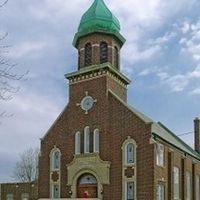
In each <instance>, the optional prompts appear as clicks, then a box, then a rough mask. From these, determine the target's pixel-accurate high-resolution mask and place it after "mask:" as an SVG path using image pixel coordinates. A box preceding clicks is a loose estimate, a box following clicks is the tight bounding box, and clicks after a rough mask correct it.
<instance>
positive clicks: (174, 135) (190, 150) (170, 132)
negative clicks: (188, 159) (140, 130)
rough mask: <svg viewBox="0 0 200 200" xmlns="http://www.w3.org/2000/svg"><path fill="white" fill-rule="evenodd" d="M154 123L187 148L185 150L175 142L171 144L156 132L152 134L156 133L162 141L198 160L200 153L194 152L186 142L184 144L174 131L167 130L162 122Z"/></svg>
mask: <svg viewBox="0 0 200 200" xmlns="http://www.w3.org/2000/svg"><path fill="white" fill-rule="evenodd" d="M154 124H155V125H157V126H159V127H160V128H163V129H164V130H165V131H167V133H169V134H170V135H172V136H173V137H174V138H175V139H176V140H178V142H180V143H181V144H182V145H183V146H185V148H186V149H188V151H189V152H190V153H189V152H187V151H185V150H184V149H182V148H180V147H178V146H176V145H175V144H172V143H171V142H170V141H167V140H165V139H164V138H163V137H161V136H159V135H158V134H157V133H156V132H154V131H153V132H152V134H154V135H156V136H157V137H159V138H161V139H162V140H163V141H165V142H167V143H168V144H170V145H172V146H174V147H176V148H177V149H180V150H181V151H183V152H185V153H186V154H189V155H191V156H192V157H194V158H197V159H198V160H199V161H200V154H198V152H196V151H195V150H194V149H193V148H192V147H190V146H189V145H188V144H186V143H185V142H184V141H183V140H181V139H180V138H179V137H178V136H177V135H176V134H175V133H173V132H172V131H171V130H169V129H168V128H167V127H166V126H165V125H164V124H162V123H161V122H158V123H154Z"/></svg>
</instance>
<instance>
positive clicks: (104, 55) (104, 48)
mask: <svg viewBox="0 0 200 200" xmlns="http://www.w3.org/2000/svg"><path fill="white" fill-rule="evenodd" d="M105 62H108V44H107V43H106V42H101V43H100V63H101V64H102V63H105Z"/></svg>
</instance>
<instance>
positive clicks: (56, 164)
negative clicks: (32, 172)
mask: <svg viewBox="0 0 200 200" xmlns="http://www.w3.org/2000/svg"><path fill="white" fill-rule="evenodd" d="M59 169H60V151H59V150H58V149H54V150H53V152H52V153H51V170H59Z"/></svg>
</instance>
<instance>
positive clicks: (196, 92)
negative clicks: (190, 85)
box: [190, 88, 200, 95]
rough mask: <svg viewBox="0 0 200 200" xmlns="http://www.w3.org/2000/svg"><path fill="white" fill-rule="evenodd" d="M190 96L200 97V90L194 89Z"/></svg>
mask: <svg viewBox="0 0 200 200" xmlns="http://www.w3.org/2000/svg"><path fill="white" fill-rule="evenodd" d="M190 94H191V95H200V88H196V89H194V90H192V91H191V92H190Z"/></svg>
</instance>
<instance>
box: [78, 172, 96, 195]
mask: <svg viewBox="0 0 200 200" xmlns="http://www.w3.org/2000/svg"><path fill="white" fill-rule="evenodd" d="M97 188H98V184H97V179H96V178H95V177H94V176H93V175H92V174H83V175H82V176H80V178H79V179H78V182H77V197H78V198H97V196H98V194H97V193H98V192H97Z"/></svg>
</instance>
